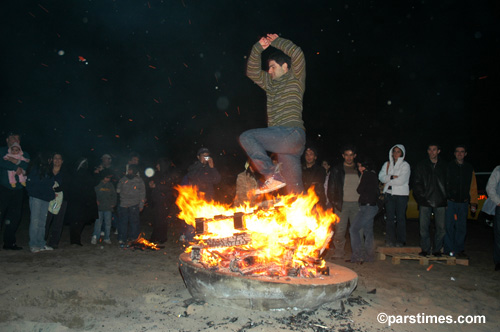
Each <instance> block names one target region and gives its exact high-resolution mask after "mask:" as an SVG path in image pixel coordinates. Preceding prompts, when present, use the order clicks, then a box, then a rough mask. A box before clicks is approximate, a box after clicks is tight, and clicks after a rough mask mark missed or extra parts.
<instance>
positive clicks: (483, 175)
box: [406, 172, 491, 220]
mask: <svg viewBox="0 0 500 332" xmlns="http://www.w3.org/2000/svg"><path fill="white" fill-rule="evenodd" d="M490 175H491V172H477V173H476V181H477V199H478V204H477V211H476V213H475V214H474V215H471V213H470V209H469V215H468V216H467V219H471V220H477V218H478V216H479V213H480V212H481V210H482V208H483V204H484V202H485V201H486V198H487V196H486V183H487V182H488V179H489V177H490ZM406 218H407V219H418V204H417V202H416V201H415V198H413V191H410V197H409V198H408V207H407V208H406Z"/></svg>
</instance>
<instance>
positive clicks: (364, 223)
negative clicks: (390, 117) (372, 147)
mask: <svg viewBox="0 0 500 332" xmlns="http://www.w3.org/2000/svg"><path fill="white" fill-rule="evenodd" d="M357 165H358V170H359V172H360V173H361V177H360V179H359V185H358V188H357V192H358V193H359V201H358V202H359V212H358V213H357V214H356V217H354V220H353V221H352V222H351V227H350V228H349V233H350V235H351V248H352V255H351V259H350V262H352V263H361V262H373V261H374V259H375V245H374V237H373V219H374V218H375V215H376V214H377V212H378V206H377V201H378V197H379V194H380V189H379V183H378V177H377V173H376V172H375V170H374V165H373V163H372V161H371V160H370V159H369V158H367V157H365V158H363V159H362V160H361V161H359V162H358V163H357ZM361 230H363V236H364V239H363V238H362V237H361V232H360V231H361Z"/></svg>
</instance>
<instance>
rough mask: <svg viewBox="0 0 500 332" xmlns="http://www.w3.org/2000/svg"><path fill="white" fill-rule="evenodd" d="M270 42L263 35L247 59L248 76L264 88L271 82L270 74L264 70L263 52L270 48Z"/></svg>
mask: <svg viewBox="0 0 500 332" xmlns="http://www.w3.org/2000/svg"><path fill="white" fill-rule="evenodd" d="M269 45H270V42H269V41H268V40H267V38H264V37H262V38H261V39H260V40H259V41H258V42H257V43H255V44H254V45H253V47H252V50H251V51H250V56H249V57H248V61H247V76H248V78H250V79H251V80H252V81H254V83H255V84H257V85H258V86H260V87H261V88H262V89H264V90H265V89H266V86H267V83H268V82H269V80H270V78H269V74H268V73H266V72H265V71H263V70H262V52H263V51H264V50H265V49H266V48H268V47H269Z"/></svg>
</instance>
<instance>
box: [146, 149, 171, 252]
mask: <svg viewBox="0 0 500 332" xmlns="http://www.w3.org/2000/svg"><path fill="white" fill-rule="evenodd" d="M170 165H171V162H170V160H169V159H168V158H160V159H159V160H158V161H157V162H156V173H155V175H154V176H153V178H152V179H151V181H149V188H151V203H152V208H153V213H154V217H153V218H154V219H153V231H152V233H151V238H150V241H151V242H156V243H160V244H161V243H164V242H167V238H168V223H169V221H170V219H171V218H172V214H173V213H174V212H173V211H174V206H173V205H174V203H175V196H174V185H175V183H174V182H175V181H174V176H173V175H172V173H171V172H170Z"/></svg>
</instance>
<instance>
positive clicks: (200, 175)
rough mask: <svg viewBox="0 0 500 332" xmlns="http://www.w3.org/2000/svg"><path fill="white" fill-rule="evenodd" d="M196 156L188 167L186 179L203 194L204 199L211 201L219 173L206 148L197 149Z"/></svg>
mask: <svg viewBox="0 0 500 332" xmlns="http://www.w3.org/2000/svg"><path fill="white" fill-rule="evenodd" d="M196 157H197V158H198V160H197V161H196V162H195V163H194V164H192V165H191V166H189V168H188V174H187V179H188V181H189V184H190V185H192V186H196V187H198V191H199V192H202V193H204V194H205V200H206V201H211V200H213V199H214V198H215V189H214V184H216V183H219V182H220V174H219V172H218V171H217V169H216V168H215V166H214V160H213V158H212V157H211V156H210V151H209V150H208V149H207V148H201V149H199V150H198V153H197V154H196Z"/></svg>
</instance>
